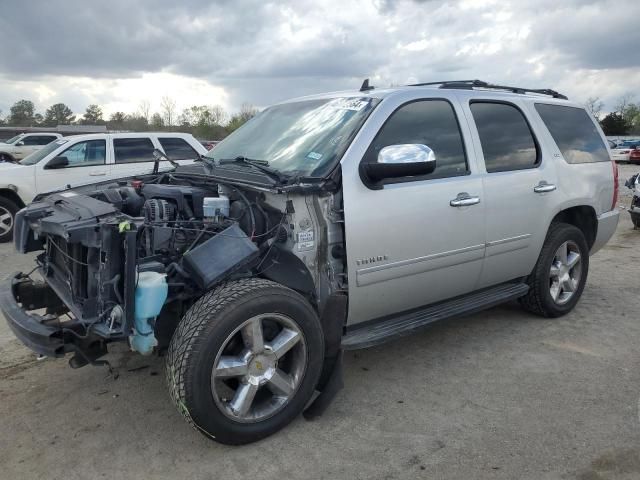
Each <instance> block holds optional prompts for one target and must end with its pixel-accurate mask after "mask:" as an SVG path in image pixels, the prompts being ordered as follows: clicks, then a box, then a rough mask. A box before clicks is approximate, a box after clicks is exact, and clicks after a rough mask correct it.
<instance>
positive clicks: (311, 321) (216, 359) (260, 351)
mask: <svg viewBox="0 0 640 480" xmlns="http://www.w3.org/2000/svg"><path fill="white" fill-rule="evenodd" d="M323 355H324V339H323V335H322V328H321V326H320V321H319V319H318V316H317V315H316V312H315V311H314V310H313V308H312V307H311V305H310V304H309V303H308V302H307V301H306V300H305V299H304V297H302V296H301V295H299V294H298V293H296V292H294V291H293V290H290V289H288V288H285V287H283V286H281V285H279V284H277V283H274V282H270V281H267V280H263V279H257V278H252V279H246V280H240V281H234V282H229V283H226V284H224V285H221V286H219V287H217V288H216V289H214V290H213V291H211V292H209V293H207V294H206V295H204V296H203V297H202V298H200V299H199V300H198V301H197V302H196V303H195V304H194V305H193V307H191V309H189V311H188V312H187V313H186V315H185V316H184V318H183V319H182V320H181V322H180V324H179V325H178V328H177V329H176V332H175V334H174V335H173V338H172V339H171V343H170V345H169V351H168V355H167V362H166V376H167V383H168V385H169V390H170V392H171V397H172V399H173V401H174V403H175V405H176V406H177V407H178V410H180V411H181V413H182V414H183V415H184V417H185V418H186V419H187V421H188V422H189V423H190V424H191V425H192V426H194V427H195V428H196V429H197V430H198V431H200V432H201V433H203V434H204V435H205V436H208V437H210V438H212V439H214V440H216V441H218V442H220V443H224V444H230V445H239V444H245V443H250V442H254V441H257V440H260V439H262V438H264V437H267V436H269V435H271V434H273V433H275V432H277V431H278V430H280V429H281V428H283V427H284V426H285V425H287V424H288V423H289V422H291V421H292V420H293V419H294V418H295V417H296V416H298V415H299V414H300V413H301V412H302V410H303V409H304V407H305V405H306V404H307V402H308V401H309V399H310V398H311V396H312V394H313V392H314V389H315V386H316V384H317V382H318V377H319V376H320V372H321V370H322V362H323Z"/></svg>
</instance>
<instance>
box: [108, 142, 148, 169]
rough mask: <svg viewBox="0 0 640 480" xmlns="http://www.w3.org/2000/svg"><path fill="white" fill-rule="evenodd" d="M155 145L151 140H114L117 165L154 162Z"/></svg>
mask: <svg viewBox="0 0 640 480" xmlns="http://www.w3.org/2000/svg"><path fill="white" fill-rule="evenodd" d="M153 149H154V147H153V143H151V139H149V138H114V139H113V151H114V153H115V158H116V163H131V162H152V161H153V160H154V158H153Z"/></svg>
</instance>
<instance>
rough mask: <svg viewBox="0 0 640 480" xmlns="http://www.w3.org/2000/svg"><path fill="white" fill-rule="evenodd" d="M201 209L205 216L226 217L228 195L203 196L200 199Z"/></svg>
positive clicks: (227, 214)
mask: <svg viewBox="0 0 640 480" xmlns="http://www.w3.org/2000/svg"><path fill="white" fill-rule="evenodd" d="M202 210H203V213H204V217H205V218H215V217H228V216H229V197H225V196H224V195H220V196H219V197H204V198H203V199H202Z"/></svg>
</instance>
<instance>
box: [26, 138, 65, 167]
mask: <svg viewBox="0 0 640 480" xmlns="http://www.w3.org/2000/svg"><path fill="white" fill-rule="evenodd" d="M65 143H67V141H66V140H57V141H55V142H51V143H50V144H48V145H47V146H45V147H43V148H41V149H40V150H36V151H35V152H33V153H32V154H31V155H27V156H26V157H24V158H23V159H22V160H20V162H19V163H20V164H21V165H35V164H36V163H38V162H39V161H40V160H42V159H43V158H44V157H46V156H47V155H49V154H50V153H51V152H53V151H54V150H55V149H56V148H58V147H59V146H60V145H64V144H65Z"/></svg>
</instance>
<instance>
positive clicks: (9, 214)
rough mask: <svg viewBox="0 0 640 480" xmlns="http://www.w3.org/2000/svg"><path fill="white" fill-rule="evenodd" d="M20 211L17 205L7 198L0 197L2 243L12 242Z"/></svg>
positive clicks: (0, 240)
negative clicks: (17, 214)
mask: <svg viewBox="0 0 640 480" xmlns="http://www.w3.org/2000/svg"><path fill="white" fill-rule="evenodd" d="M18 210H20V207H18V206H17V205H16V204H15V203H13V202H12V201H11V200H9V199H8V198H5V197H0V243H5V242H9V241H11V239H12V238H13V227H14V225H15V220H16V213H17V212H18Z"/></svg>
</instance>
